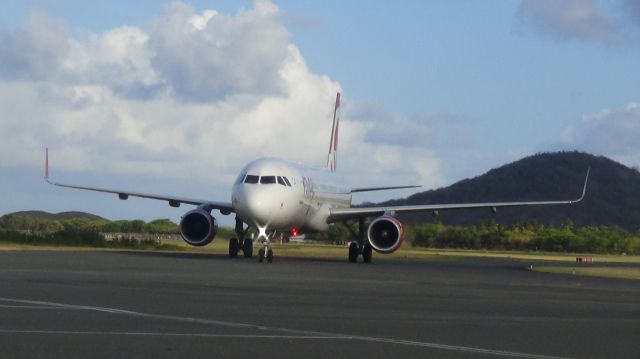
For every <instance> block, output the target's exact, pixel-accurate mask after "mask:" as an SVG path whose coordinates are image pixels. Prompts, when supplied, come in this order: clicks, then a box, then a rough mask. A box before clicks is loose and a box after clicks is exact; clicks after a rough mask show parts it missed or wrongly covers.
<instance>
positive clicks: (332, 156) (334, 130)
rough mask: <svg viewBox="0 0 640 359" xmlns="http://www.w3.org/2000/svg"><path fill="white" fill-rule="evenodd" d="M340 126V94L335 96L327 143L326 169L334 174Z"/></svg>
mask: <svg viewBox="0 0 640 359" xmlns="http://www.w3.org/2000/svg"><path fill="white" fill-rule="evenodd" d="M339 124H340V92H338V93H337V94H336V106H335V108H334V109H333V125H332V127H331V142H330V143H329V158H327V169H328V170H329V171H331V172H335V171H336V168H337V161H338V159H337V157H338V125H339Z"/></svg>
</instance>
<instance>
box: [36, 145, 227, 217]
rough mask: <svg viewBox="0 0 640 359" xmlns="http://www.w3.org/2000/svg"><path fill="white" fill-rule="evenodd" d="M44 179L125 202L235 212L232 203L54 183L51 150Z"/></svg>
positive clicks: (223, 212)
mask: <svg viewBox="0 0 640 359" xmlns="http://www.w3.org/2000/svg"><path fill="white" fill-rule="evenodd" d="M44 179H45V181H46V182H47V183H49V184H52V185H54V186H58V187H66V188H73V189H81V190H87V191H96V192H103V193H113V194H117V195H118V197H119V198H120V199H123V200H124V199H128V198H129V196H131V197H140V198H150V199H156V200H160V201H167V202H168V203H169V205H170V206H171V207H180V204H182V203H184V204H192V205H195V206H201V205H202V206H206V207H208V208H210V209H217V210H220V212H221V213H222V214H229V213H231V212H235V210H234V209H233V206H232V205H231V203H230V202H216V201H208V200H203V199H195V198H186V197H176V196H167V195H160V194H152V193H142V192H131V191H121V190H116V189H106V188H97V187H88V186H79V185H75V184H65V183H58V182H53V181H51V180H49V149H47V150H46V157H45V172H44Z"/></svg>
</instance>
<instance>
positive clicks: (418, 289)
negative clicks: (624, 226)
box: [0, 251, 640, 358]
mask: <svg viewBox="0 0 640 359" xmlns="http://www.w3.org/2000/svg"><path fill="white" fill-rule="evenodd" d="M529 264H530V263H528V262H522V261H510V260H488V259H469V260H446V259H443V260H434V261H408V260H407V261H403V260H377V261H376V260H374V263H373V264H372V265H364V264H356V265H354V264H349V263H347V262H346V260H345V261H336V260H324V259H303V258H280V257H278V258H277V260H276V262H274V263H273V264H270V265H268V264H265V263H262V264H260V263H258V262H257V260H246V259H229V258H226V257H224V256H216V255H197V254H169V253H151V252H92V251H87V252H85V251H79V252H70V251H50V252H49V251H0V283H1V284H0V345H1V348H2V352H0V357H8V358H69V357H92V358H114V357H135V358H182V357H191V358H201V357H202V358H204V357H207V358H211V357H222V358H246V357H257V356H260V357H264V358H301V357H304V358H329V357H330V358H370V357H374V358H382V357H399V358H400V357H401V358H425V357H437V358H468V357H474V358H475V357H478V358H491V357H521V358H549V357H575V358H577V357H580V358H613V357H615V358H637V357H638V353H639V352H640V341H638V338H639V336H638V335H639V333H640V284H639V282H637V281H631V280H619V279H602V278H589V277H576V276H567V275H555V274H545V273H536V272H531V271H528V270H527V269H526V268H527V267H528V266H529Z"/></svg>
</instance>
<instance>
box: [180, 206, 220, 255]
mask: <svg viewBox="0 0 640 359" xmlns="http://www.w3.org/2000/svg"><path fill="white" fill-rule="evenodd" d="M217 231H218V223H217V221H216V219H215V218H213V217H212V216H211V214H210V213H209V212H207V211H205V210H204V209H202V208H196V209H194V210H191V211H189V212H187V213H186V214H185V215H184V216H182V220H180V234H182V239H184V241H185V242H187V243H189V244H190V245H192V246H196V247H201V246H206V245H207V244H209V243H211V241H212V240H213V238H214V237H215V236H216V232H217Z"/></svg>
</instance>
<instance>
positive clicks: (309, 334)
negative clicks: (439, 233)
mask: <svg viewBox="0 0 640 359" xmlns="http://www.w3.org/2000/svg"><path fill="white" fill-rule="evenodd" d="M0 302H10V303H19V304H29V305H32V306H34V307H33V308H34V309H35V308H42V307H48V309H76V310H87V311H94V312H101V313H109V314H116V315H127V316H134V317H141V318H151V319H161V320H171V321H180V322H187V323H197V324H209V325H218V326H224V327H229V328H243V329H252V330H261V331H275V332H281V333H288V334H289V335H260V334H258V335H256V334H245V335H239V334H206V333H203V334H198V333H196V334H184V333H136V332H91V331H86V332H82V331H79V332H76V331H38V330H10V329H4V330H0V333H5V334H65V335H98V334H105V335H140V336H142V335H149V336H151V335H155V336H162V335H171V336H193V337H197V336H202V337H205V336H210V337H229V338H247V337H249V338H251V337H253V338H264V339H282V338H284V339H318V340H320V339H324V340H328V339H332V340H355V341H363V342H371V343H386V344H396V345H405V346H414V347H422V348H430V349H440V350H449V351H458V352H466V353H477V354H487V355H494V356H506V357H513V358H530V359H560V358H561V357H557V356H548V355H539V354H531V353H520V352H511V351H504V350H494V349H485V348H476V347H466V346H461V345H448V344H438V343H430V342H421V341H413V340H403V339H394V338H379V337H369V336H360V335H348V334H340V333H328V332H321V331H312V330H300V329H290V328H278V327H267V326H262V325H257V324H247V323H237V322H228V321H222V320H213V319H201V318H191V317H180V316H172V315H165V314H153V313H143V312H135V311H130V310H124V309H118V308H108V307H96V306H88V305H75V304H64V303H56V302H47V301H38V300H26V299H14V298H3V297H0Z"/></svg>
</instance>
